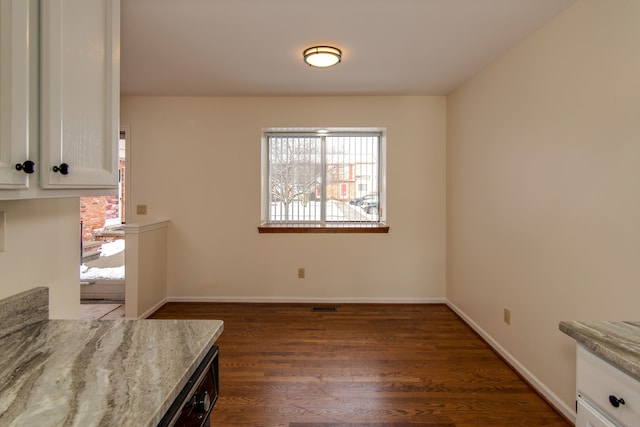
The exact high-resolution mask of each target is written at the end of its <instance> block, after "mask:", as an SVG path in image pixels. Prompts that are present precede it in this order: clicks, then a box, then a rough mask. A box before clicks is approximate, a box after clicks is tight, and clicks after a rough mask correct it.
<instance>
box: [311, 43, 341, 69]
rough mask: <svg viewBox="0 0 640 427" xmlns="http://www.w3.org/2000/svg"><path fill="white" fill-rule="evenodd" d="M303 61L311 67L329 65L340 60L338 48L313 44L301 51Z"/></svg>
mask: <svg viewBox="0 0 640 427" xmlns="http://www.w3.org/2000/svg"><path fill="white" fill-rule="evenodd" d="M302 56H303V57H304V62H306V63H307V64H309V65H311V66H312V67H323V68H324V67H331V66H332V65H336V64H337V63H338V62H340V61H341V60H342V52H341V51H340V49H338V48H336V47H331V46H313V47H310V48H308V49H305V50H304V52H303V53H302Z"/></svg>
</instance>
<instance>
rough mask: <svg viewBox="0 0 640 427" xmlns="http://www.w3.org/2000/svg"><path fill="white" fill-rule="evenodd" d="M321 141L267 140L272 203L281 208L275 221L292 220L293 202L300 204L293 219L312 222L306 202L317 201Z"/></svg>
mask: <svg viewBox="0 0 640 427" xmlns="http://www.w3.org/2000/svg"><path fill="white" fill-rule="evenodd" d="M320 142H321V141H320V139H319V138H309V137H272V138H269V160H270V162H269V166H270V174H269V178H270V187H271V202H272V203H276V204H281V207H282V208H281V211H280V212H279V213H278V214H277V215H276V216H277V220H279V221H291V220H293V219H294V218H293V212H292V210H293V209H292V204H293V203H294V202H298V203H299V204H301V205H302V209H300V208H299V207H297V209H296V212H295V214H296V215H295V219H296V220H303V221H305V220H306V221H310V220H314V219H315V214H316V212H313V211H314V210H315V209H311V208H312V206H310V205H309V202H310V201H314V200H316V198H317V190H318V189H319V188H320V186H321V182H322V174H321V170H322V169H321V168H322V163H321V160H322V158H321V144H320ZM276 206H277V205H276Z"/></svg>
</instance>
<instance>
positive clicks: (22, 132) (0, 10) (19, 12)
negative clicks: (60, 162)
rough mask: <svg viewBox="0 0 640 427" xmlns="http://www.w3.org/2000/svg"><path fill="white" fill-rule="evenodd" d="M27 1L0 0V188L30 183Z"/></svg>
mask: <svg viewBox="0 0 640 427" xmlns="http://www.w3.org/2000/svg"><path fill="white" fill-rule="evenodd" d="M28 154H29V2H28V1H26V0H0V189H8V190H14V189H15V190H18V189H25V188H27V187H28V185H29V175H28V174H26V173H24V172H21V171H18V170H16V164H18V163H19V164H23V163H24V162H25V161H26V160H29V159H28Z"/></svg>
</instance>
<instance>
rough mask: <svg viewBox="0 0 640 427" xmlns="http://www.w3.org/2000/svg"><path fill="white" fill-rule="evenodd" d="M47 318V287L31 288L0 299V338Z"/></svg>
mask: <svg viewBox="0 0 640 427" xmlns="http://www.w3.org/2000/svg"><path fill="white" fill-rule="evenodd" d="M48 319H49V288H45V287H39V288H33V289H30V290H28V291H24V292H20V293H19V294H16V295H13V296H10V297H9V298H5V299H2V300H0V338H1V337H4V336H6V335H9V334H11V333H13V332H15V331H18V330H20V329H22V328H24V327H25V326H29V325H32V324H34V323H38V322H42V321H44V320H48Z"/></svg>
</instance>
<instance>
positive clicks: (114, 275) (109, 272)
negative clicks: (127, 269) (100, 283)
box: [80, 240, 124, 280]
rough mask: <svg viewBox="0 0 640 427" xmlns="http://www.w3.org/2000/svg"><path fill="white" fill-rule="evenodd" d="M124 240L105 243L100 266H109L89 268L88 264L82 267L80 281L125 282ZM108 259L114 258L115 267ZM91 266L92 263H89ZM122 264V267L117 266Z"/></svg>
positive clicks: (101, 252) (101, 251)
mask: <svg viewBox="0 0 640 427" xmlns="http://www.w3.org/2000/svg"><path fill="white" fill-rule="evenodd" d="M122 252H124V240H116V241H115V242H109V243H103V244H102V248H101V250H100V261H101V262H100V264H102V265H104V264H107V265H108V266H103V267H89V266H87V265H86V264H82V265H81V266H80V280H124V253H122ZM107 257H112V259H113V260H114V263H115V264H116V265H115V266H110V264H112V263H108V262H106V263H105V262H104V261H107ZM88 264H91V261H89V262H88ZM117 264H122V265H117Z"/></svg>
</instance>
